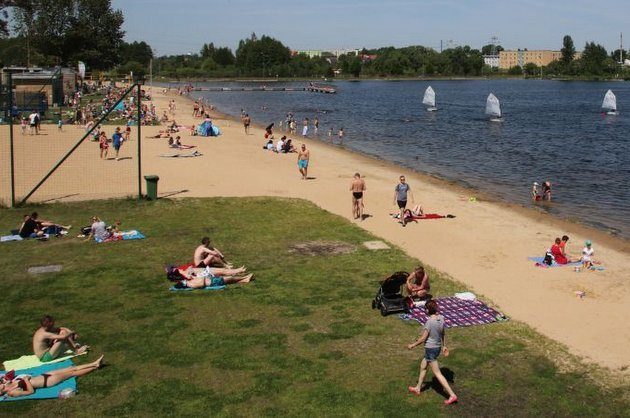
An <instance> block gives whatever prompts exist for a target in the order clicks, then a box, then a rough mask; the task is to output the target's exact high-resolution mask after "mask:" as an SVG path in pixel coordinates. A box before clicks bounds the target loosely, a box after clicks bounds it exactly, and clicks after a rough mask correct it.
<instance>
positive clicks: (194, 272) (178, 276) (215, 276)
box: [166, 266, 254, 289]
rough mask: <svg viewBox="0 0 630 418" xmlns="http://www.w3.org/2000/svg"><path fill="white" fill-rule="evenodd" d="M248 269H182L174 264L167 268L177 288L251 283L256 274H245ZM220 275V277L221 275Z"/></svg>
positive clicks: (200, 287) (167, 275) (169, 277)
mask: <svg viewBox="0 0 630 418" xmlns="http://www.w3.org/2000/svg"><path fill="white" fill-rule="evenodd" d="M246 271H247V269H246V268H245V267H239V268H237V269H224V268H214V267H206V268H194V267H192V266H191V267H188V268H187V269H181V268H178V267H174V266H169V267H167V268H166V277H167V278H168V279H169V280H170V281H172V282H176V283H175V288H177V289H203V288H204V287H210V286H213V287H214V286H225V285H228V284H234V283H249V282H250V281H251V280H252V279H253V277H254V275H253V274H251V273H250V274H247V275H246V274H245V272H246ZM219 276H220V277H219Z"/></svg>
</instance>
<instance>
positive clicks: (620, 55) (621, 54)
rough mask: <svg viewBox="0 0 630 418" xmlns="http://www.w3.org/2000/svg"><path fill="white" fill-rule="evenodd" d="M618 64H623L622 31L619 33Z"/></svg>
mask: <svg viewBox="0 0 630 418" xmlns="http://www.w3.org/2000/svg"><path fill="white" fill-rule="evenodd" d="M619 64H621V65H623V32H622V33H621V34H620V35H619Z"/></svg>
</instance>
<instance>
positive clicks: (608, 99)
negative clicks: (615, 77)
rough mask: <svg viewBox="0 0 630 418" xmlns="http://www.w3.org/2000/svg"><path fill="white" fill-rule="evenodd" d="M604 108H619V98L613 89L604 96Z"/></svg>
mask: <svg viewBox="0 0 630 418" xmlns="http://www.w3.org/2000/svg"><path fill="white" fill-rule="evenodd" d="M602 108H603V109H606V110H617V98H616V97H615V93H613V92H612V91H611V90H608V91H607V92H606V95H605V96H604V102H603V103H602Z"/></svg>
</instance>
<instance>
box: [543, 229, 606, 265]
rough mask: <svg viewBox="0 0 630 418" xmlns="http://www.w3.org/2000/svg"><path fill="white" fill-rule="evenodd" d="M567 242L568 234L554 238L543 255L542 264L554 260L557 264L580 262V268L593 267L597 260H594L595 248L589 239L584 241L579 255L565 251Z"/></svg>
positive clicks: (551, 262)
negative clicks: (571, 254) (573, 255)
mask: <svg viewBox="0 0 630 418" xmlns="http://www.w3.org/2000/svg"><path fill="white" fill-rule="evenodd" d="M568 242H569V236H568V235H563V236H562V238H556V239H555V240H554V243H553V244H552V245H551V247H550V248H549V250H547V253H546V254H545V257H544V260H543V262H544V264H547V265H551V264H553V263H554V262H555V263H557V264H569V263H577V262H581V263H582V268H584V269H593V268H594V267H595V264H599V262H597V261H595V260H594V258H593V256H594V255H595V250H594V248H593V243H592V242H591V240H586V241H585V242H584V248H582V254H581V256H579V257H572V256H570V255H569V254H568V253H567V249H566V248H567V243H568Z"/></svg>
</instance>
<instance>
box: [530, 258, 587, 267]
mask: <svg viewBox="0 0 630 418" xmlns="http://www.w3.org/2000/svg"><path fill="white" fill-rule="evenodd" d="M527 259H528V260H531V261H533V262H534V265H535V266H536V267H543V268H549V267H566V266H572V267H576V266H581V265H582V262H581V261H574V262H573V263H567V264H558V263H556V262H555V261H554V262H553V263H552V264H551V265H549V264H545V263H543V260H544V259H545V257H527Z"/></svg>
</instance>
